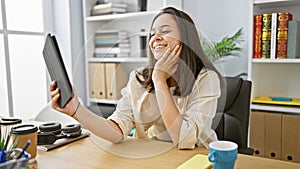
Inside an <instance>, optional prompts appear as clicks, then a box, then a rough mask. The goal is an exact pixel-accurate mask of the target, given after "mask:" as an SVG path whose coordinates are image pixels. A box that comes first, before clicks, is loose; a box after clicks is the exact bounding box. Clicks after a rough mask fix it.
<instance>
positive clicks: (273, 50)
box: [270, 12, 277, 59]
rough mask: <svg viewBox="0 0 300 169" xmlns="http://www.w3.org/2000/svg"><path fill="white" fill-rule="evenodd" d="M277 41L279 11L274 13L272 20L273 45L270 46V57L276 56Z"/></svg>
mask: <svg viewBox="0 0 300 169" xmlns="http://www.w3.org/2000/svg"><path fill="white" fill-rule="evenodd" d="M276 42H277V13H276V12H274V13H272V21H271V46H270V59H275V58H276V49H277V48H276Z"/></svg>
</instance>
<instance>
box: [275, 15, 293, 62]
mask: <svg viewBox="0 0 300 169" xmlns="http://www.w3.org/2000/svg"><path fill="white" fill-rule="evenodd" d="M292 19H293V15H292V14H291V13H289V12H279V13H278V21H277V50H276V53H277V54H276V58H278V59H282V58H283V59H285V58H286V57H287V56H286V55H287V39H288V23H289V21H290V20H292Z"/></svg>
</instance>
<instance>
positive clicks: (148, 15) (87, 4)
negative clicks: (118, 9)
mask: <svg viewBox="0 0 300 169" xmlns="http://www.w3.org/2000/svg"><path fill="white" fill-rule="evenodd" d="M96 2H97V0H84V1H82V3H83V5H82V6H83V18H84V19H83V20H84V44H85V46H84V52H85V64H86V77H87V78H86V84H87V85H86V86H87V89H86V93H87V98H88V99H87V102H88V103H87V104H88V106H91V105H94V104H97V103H104V104H116V103H117V101H118V100H116V99H114V100H111V99H103V98H91V97H90V91H89V86H90V85H89V68H88V67H89V66H88V65H89V63H119V65H121V66H122V68H123V69H124V70H125V72H126V73H127V74H128V75H129V73H130V72H131V71H132V70H134V69H137V68H139V67H142V66H145V65H146V64H147V62H148V58H146V57H141V55H142V50H141V46H140V45H141V43H140V36H141V35H142V34H143V35H145V33H147V32H149V28H150V24H151V22H152V20H153V17H154V16H155V15H156V14H157V13H158V10H159V9H157V10H155V9H154V8H153V9H151V10H153V11H143V12H140V11H138V7H137V3H138V1H132V0H110V2H117V3H119V2H124V3H127V6H128V8H127V13H122V14H111V15H98V16H90V13H91V9H92V7H93V6H94V5H95V4H96ZM148 3H150V1H149V2H148ZM147 5H149V4H147ZM163 5H164V6H167V5H173V6H177V5H181V0H174V1H172V2H171V1H170V2H167V1H164V4H163ZM177 7H178V8H181V6H177ZM106 29H113V30H125V31H126V32H127V33H128V38H129V41H130V51H131V52H130V55H129V57H120V58H118V57H116V58H103V57H100V58H99V57H93V56H94V55H93V54H94V49H95V45H94V35H95V32H96V31H97V30H106Z"/></svg>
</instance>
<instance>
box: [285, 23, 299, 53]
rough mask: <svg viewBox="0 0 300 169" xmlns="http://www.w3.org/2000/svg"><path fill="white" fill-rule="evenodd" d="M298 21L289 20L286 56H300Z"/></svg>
mask: <svg viewBox="0 0 300 169" xmlns="http://www.w3.org/2000/svg"><path fill="white" fill-rule="evenodd" d="M299 48H300V22H299V21H295V20H293V21H289V27H288V42H287V58H300V53H299V52H300V50H299Z"/></svg>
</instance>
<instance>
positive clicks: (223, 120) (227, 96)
mask: <svg viewBox="0 0 300 169" xmlns="http://www.w3.org/2000/svg"><path fill="white" fill-rule="evenodd" d="M224 80H225V87H224V88H223V89H222V91H221V97H220V98H219V100H218V108H217V113H216V116H215V117H214V119H213V124H212V128H213V129H214V130H215V131H216V134H217V136H218V139H219V140H228V141H233V142H235V143H237V144H238V146H239V150H240V149H245V148H247V144H248V128H249V114H250V98H251V97H250V96H251V86H252V83H251V82H250V81H248V80H243V79H242V78H238V77H225V78H224Z"/></svg>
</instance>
